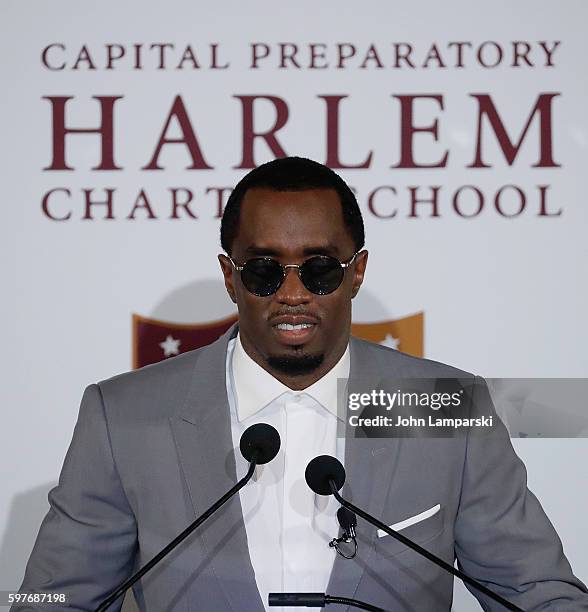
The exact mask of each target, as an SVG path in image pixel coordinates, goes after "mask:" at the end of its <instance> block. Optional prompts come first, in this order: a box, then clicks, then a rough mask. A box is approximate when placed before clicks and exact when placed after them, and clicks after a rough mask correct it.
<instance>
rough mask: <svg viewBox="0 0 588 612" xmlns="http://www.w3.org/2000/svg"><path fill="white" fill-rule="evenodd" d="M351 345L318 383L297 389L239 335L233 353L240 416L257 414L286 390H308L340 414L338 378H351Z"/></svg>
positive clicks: (315, 397)
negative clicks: (266, 366)
mask: <svg viewBox="0 0 588 612" xmlns="http://www.w3.org/2000/svg"><path fill="white" fill-rule="evenodd" d="M349 364H350V358H349V345H347V348H346V349H345V352H344V353H343V355H342V356H341V359H339V361H338V362H337V363H336V364H335V365H334V366H333V367H332V368H331V369H330V370H329V371H328V372H327V373H326V374H325V375H324V376H323V377H322V378H319V380H317V381H316V382H315V383H313V384H312V385H310V387H307V388H306V389H303V390H301V391H294V390H292V389H290V387H287V386H286V385H284V384H283V383H281V382H280V381H279V380H278V379H277V378H274V377H273V376H272V375H271V374H270V373H269V372H267V371H266V370H264V369H263V368H262V367H261V366H260V365H259V364H258V363H256V362H255V361H254V360H253V359H252V358H251V357H250V356H249V355H248V354H247V353H246V352H245V349H244V348H243V345H242V344H241V336H240V334H239V335H237V338H236V339H235V346H234V349H233V356H232V379H233V380H232V383H233V392H234V395H235V399H236V405H237V419H238V420H239V421H243V420H245V419H247V418H249V417H250V416H253V415H254V414H256V413H257V412H259V411H260V410H262V409H263V408H265V407H266V406H267V405H268V404H270V403H271V402H273V401H274V400H275V399H277V398H278V397H279V396H280V395H283V394H284V393H290V394H292V395H302V394H306V395H309V396H311V397H312V398H313V399H314V400H315V401H317V402H318V403H319V404H320V405H321V406H322V407H323V408H324V409H326V410H328V411H329V412H330V413H331V414H333V415H334V416H337V379H338V378H345V379H346V378H349Z"/></svg>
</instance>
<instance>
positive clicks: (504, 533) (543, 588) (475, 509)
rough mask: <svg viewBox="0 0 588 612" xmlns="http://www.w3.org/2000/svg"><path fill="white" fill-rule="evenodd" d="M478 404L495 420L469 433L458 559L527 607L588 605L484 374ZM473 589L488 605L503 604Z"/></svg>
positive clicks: (473, 573) (458, 525)
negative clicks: (529, 486) (532, 488)
mask: <svg viewBox="0 0 588 612" xmlns="http://www.w3.org/2000/svg"><path fill="white" fill-rule="evenodd" d="M474 406H475V408H474V410H475V411H477V412H478V413H485V414H486V415H488V414H493V419H494V427H492V428H490V429H489V430H487V431H482V430H483V428H477V429H476V428H473V429H471V430H470V432H469V433H468V441H467V452H466V456H465V462H464V468H463V482H462V492H461V498H460V504H459V511H458V514H457V519H456V524H455V551H456V556H457V561H458V566H459V567H460V569H462V570H463V571H464V572H465V573H466V574H469V575H470V576H471V577H472V578H475V579H476V580H478V581H480V582H482V583H483V584H485V585H486V586H487V587H488V588H489V589H491V590H493V591H494V592H495V593H497V594H499V595H501V596H502V597H504V598H505V599H507V600H509V601H510V602H512V603H513V604H515V605H517V606H519V607H520V608H522V609H523V610H526V611H531V610H544V609H545V608H547V607H549V609H551V606H553V609H556V610H558V611H561V612H563V611H568V610H569V611H572V610H574V611H575V612H578V611H579V610H588V593H587V590H586V587H585V586H584V584H583V583H582V582H580V580H578V579H577V578H576V577H575V576H574V575H573V573H572V570H571V568H570V564H569V562H568V560H567V559H566V557H565V555H564V552H563V548H562V544H561V541H560V539H559V537H558V535H557V533H556V531H555V529H554V528H553V525H552V524H551V522H550V521H549V519H548V518H547V516H546V515H545V513H544V511H543V509H542V507H541V505H540V504H539V502H538V501H537V498H536V497H535V496H534V495H533V493H531V492H530V491H529V490H528V489H527V474H526V470H525V467H524V465H523V463H522V461H521V460H520V459H519V458H518V457H517V455H516V454H515V452H514V449H513V447H512V444H511V442H510V437H509V435H508V432H507V431H506V428H505V427H504V425H503V424H502V422H500V421H499V419H498V416H497V415H496V412H495V411H494V408H493V406H492V400H491V398H490V394H489V392H488V388H487V386H486V384H485V382H484V381H483V380H482V379H477V380H476V384H475V391H474ZM466 586H467V585H466ZM468 589H469V590H470V591H471V592H472V594H473V595H474V596H475V597H476V598H477V599H478V600H479V602H480V604H481V605H482V607H483V609H484V610H491V611H496V612H499V611H500V612H501V611H502V610H503V609H504V608H503V607H502V606H501V605H500V604H498V603H496V602H494V601H493V600H491V599H489V598H488V597H486V596H485V595H482V594H481V593H480V592H479V591H476V590H475V589H474V588H470V587H469V586H468Z"/></svg>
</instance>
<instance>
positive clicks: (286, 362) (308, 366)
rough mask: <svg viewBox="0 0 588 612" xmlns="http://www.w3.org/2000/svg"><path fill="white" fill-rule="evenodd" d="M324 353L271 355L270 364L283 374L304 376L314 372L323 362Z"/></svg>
mask: <svg viewBox="0 0 588 612" xmlns="http://www.w3.org/2000/svg"><path fill="white" fill-rule="evenodd" d="M324 357H325V356H324V355H323V354H322V353H321V354H317V355H308V354H301V355H270V357H269V358H268V360H267V362H268V365H269V366H270V367H271V368H272V369H273V370H276V371H278V372H281V373H282V374H288V375H289V376H304V375H305V374H310V373H311V372H314V371H315V370H316V369H317V368H318V367H319V366H320V365H321V364H322V362H323V359H324Z"/></svg>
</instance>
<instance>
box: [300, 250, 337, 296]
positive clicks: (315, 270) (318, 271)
mask: <svg viewBox="0 0 588 612" xmlns="http://www.w3.org/2000/svg"><path fill="white" fill-rule="evenodd" d="M344 273H345V270H344V268H342V267H341V264H340V263H339V261H338V260H337V259H335V258H334V257H327V256H318V257H311V258H310V259H307V260H306V261H305V262H304V263H303V264H302V266H301V267H300V278H301V279H302V282H303V283H304V286H305V287H306V288H307V289H308V290H309V291H312V293H316V294H318V295H326V294H327V293H332V292H333V291H335V289H337V287H338V286H339V285H340V284H341V281H342V280H343V274H344Z"/></svg>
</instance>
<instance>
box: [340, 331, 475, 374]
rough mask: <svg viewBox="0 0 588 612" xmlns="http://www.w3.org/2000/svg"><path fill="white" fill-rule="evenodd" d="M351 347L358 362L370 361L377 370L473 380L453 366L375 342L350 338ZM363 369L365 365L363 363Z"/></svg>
mask: <svg viewBox="0 0 588 612" xmlns="http://www.w3.org/2000/svg"><path fill="white" fill-rule="evenodd" d="M351 340H352V343H351V347H352V350H354V352H355V353H356V355H357V357H358V359H359V360H360V361H364V360H366V361H368V362H369V361H372V362H374V363H376V364H377V366H378V369H379V370H384V371H386V370H389V371H393V372H396V373H400V374H402V375H403V376H413V377H415V378H418V377H423V378H427V377H439V378H473V377H474V374H472V373H471V372H467V371H465V370H460V369H459V368H456V367H454V366H451V365H448V364H446V363H441V362H440V361H434V360H432V359H424V358H422V357H414V356H413V355H408V354H407V353H401V352H400V351H398V350H396V349H393V348H390V347H387V346H382V345H381V344H377V343H376V342H369V341H368V340H362V339H360V338H355V337H352V339H351ZM363 365H364V367H365V366H366V365H367V364H366V363H365V362H364V363H363Z"/></svg>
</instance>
